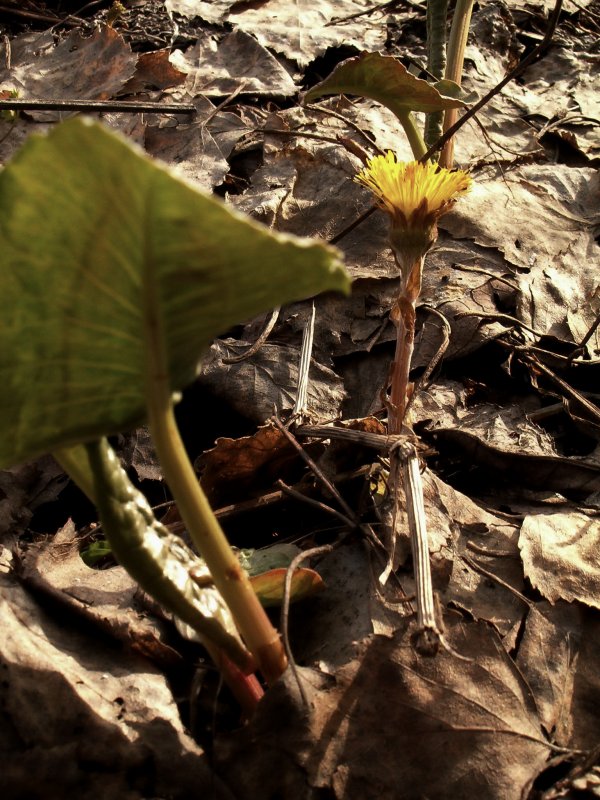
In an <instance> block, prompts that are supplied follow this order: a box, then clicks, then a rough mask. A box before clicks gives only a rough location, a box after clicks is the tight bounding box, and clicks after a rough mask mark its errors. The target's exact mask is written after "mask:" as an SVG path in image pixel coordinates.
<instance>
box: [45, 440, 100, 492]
mask: <svg viewBox="0 0 600 800" xmlns="http://www.w3.org/2000/svg"><path fill="white" fill-rule="evenodd" d="M52 455H53V456H54V458H55V459H56V460H57V461H58V463H59V464H60V466H61V467H62V468H63V469H64V471H65V472H66V473H67V475H68V476H69V477H70V478H71V480H72V481H74V483H76V484H77V486H78V487H79V488H80V489H81V491H82V492H83V493H84V494H85V495H86V497H87V498H88V499H89V500H91V501H92V503H96V487H95V485H94V475H93V473H92V470H91V469H90V462H89V459H88V455H87V452H86V449H85V447H84V446H83V445H82V444H80V445H75V446H74V447H60V448H57V449H56V450H53V451H52Z"/></svg>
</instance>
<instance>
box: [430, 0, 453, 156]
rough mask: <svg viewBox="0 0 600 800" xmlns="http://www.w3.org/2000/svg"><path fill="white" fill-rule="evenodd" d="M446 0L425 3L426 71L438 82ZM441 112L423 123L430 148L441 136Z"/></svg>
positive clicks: (443, 59)
mask: <svg viewBox="0 0 600 800" xmlns="http://www.w3.org/2000/svg"><path fill="white" fill-rule="evenodd" d="M447 12H448V0H428V2H427V70H428V71H429V72H430V73H431V74H432V75H433V76H434V77H435V78H437V80H440V79H441V78H442V77H443V75H444V69H445V66H446V14H447ZM443 118H444V114H443V112H442V111H434V112H432V113H431V114H428V115H427V119H426V121H425V142H426V143H427V147H431V145H432V144H435V142H437V140H438V139H439V138H440V136H441V135H442V121H443Z"/></svg>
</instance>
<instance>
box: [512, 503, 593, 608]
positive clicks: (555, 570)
mask: <svg viewBox="0 0 600 800" xmlns="http://www.w3.org/2000/svg"><path fill="white" fill-rule="evenodd" d="M599 541H600V519H598V518H597V516H595V515H594V514H593V513H584V512H583V511H579V512H578V511H570V512H567V513H565V512H560V513H549V514H536V515H529V516H527V517H525V519H524V520H523V525H522V526H521V535H520V537H519V549H520V550H521V556H522V558H523V567H524V570H525V574H526V575H527V577H528V578H529V580H530V581H531V583H532V585H533V586H534V587H535V588H536V589H538V591H539V592H540V593H541V594H542V595H543V596H544V597H545V598H547V599H548V600H549V601H550V602H551V603H555V602H556V601H557V600H567V601H568V602H572V601H573V600H578V601H579V602H580V603H584V604H585V605H587V606H591V607H592V608H600V561H599V560H598V542H599Z"/></svg>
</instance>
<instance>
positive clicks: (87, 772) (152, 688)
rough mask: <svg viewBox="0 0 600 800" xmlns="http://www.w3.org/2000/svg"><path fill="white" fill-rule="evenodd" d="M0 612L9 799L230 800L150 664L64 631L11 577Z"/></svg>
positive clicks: (1, 590)
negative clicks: (209, 799) (210, 799)
mask: <svg viewBox="0 0 600 800" xmlns="http://www.w3.org/2000/svg"><path fill="white" fill-rule="evenodd" d="M0 609H1V610H0V613H1V616H2V625H3V635H2V639H1V640H0V661H1V662H2V669H3V680H2V682H1V684H0V708H1V709H2V710H1V711H0V723H1V724H0V729H1V730H2V731H3V732H4V734H5V735H3V737H2V741H3V744H2V751H3V754H4V757H5V758H4V763H3V768H2V787H3V792H4V793H5V796H6V797H24V796H27V797H32V798H33V797H41V796H42V795H41V794H40V787H43V790H42V791H43V794H44V796H46V797H47V796H50V795H51V796H53V797H67V796H72V795H75V794H76V795H77V796H78V797H81V798H83V800H96V798H98V797H100V796H102V797H109V796H110V797H119V798H127V800H142V798H144V797H157V796H167V795H168V796H170V797H174V798H178V799H179V800H184V798H186V797H191V796H192V795H193V794H194V793H196V792H198V791H200V792H202V791H205V792H206V793H208V794H211V793H213V792H214V793H216V796H217V797H219V798H221V799H222V800H231V795H230V794H229V792H228V791H227V790H226V789H225V788H224V787H223V785H222V783H221V781H220V780H219V778H217V777H216V776H215V775H213V774H212V773H211V770H210V768H209V767H208V765H207V764H206V762H205V760H204V757H203V754H202V751H201V750H200V748H199V747H198V746H197V745H196V744H195V743H194V742H193V740H192V739H191V738H190V737H189V736H188V735H187V734H186V733H185V731H184V729H183V725H182V723H181V720H180V717H179V712H178V710H177V706H176V705H175V702H174V700H173V696H172V694H171V691H170V689H169V687H168V684H167V681H166V679H165V677H164V676H163V675H161V674H160V673H159V672H157V671H156V669H155V668H154V667H152V665H151V664H150V663H149V662H148V661H145V660H143V659H141V658H139V657H134V656H132V655H127V654H126V653H124V652H122V651H119V650H116V649H115V648H114V647H113V646H111V645H110V644H107V643H106V641H105V640H104V639H102V638H101V637H98V636H97V635H95V634H94V633H93V632H91V631H89V632H87V633H83V632H82V631H81V629H75V628H73V627H71V626H70V625H69V624H68V620H67V619H66V618H62V619H61V620H60V624H58V623H57V622H55V621H54V620H53V619H52V618H51V617H50V616H49V615H48V614H47V613H45V612H44V611H42V609H41V608H40V607H39V606H38V605H37V603H36V602H34V600H33V599H32V598H31V597H30V596H29V594H28V593H27V592H26V591H25V589H24V588H23V587H22V586H20V585H19V584H18V583H17V582H16V581H15V579H14V578H13V577H11V576H9V575H7V574H6V573H3V574H1V575H0Z"/></svg>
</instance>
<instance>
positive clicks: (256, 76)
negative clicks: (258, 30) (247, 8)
mask: <svg viewBox="0 0 600 800" xmlns="http://www.w3.org/2000/svg"><path fill="white" fill-rule="evenodd" d="M171 63H172V64H173V65H175V66H176V67H177V69H179V70H181V71H182V72H186V73H187V75H188V77H187V81H186V91H187V93H188V94H189V95H191V96H192V97H198V96H204V97H215V96H217V97H219V96H227V95H229V94H231V93H232V92H234V91H241V92H243V93H244V94H253V95H254V94H256V95H269V96H276V97H289V96H290V95H292V94H295V93H296V85H295V84H294V81H293V80H292V77H291V76H290V73H289V72H288V71H287V70H286V69H284V67H283V66H282V65H281V64H280V63H279V62H278V61H277V59H276V58H275V57H274V56H273V55H271V53H269V51H268V50H266V49H265V48H264V47H262V46H261V45H260V44H259V43H258V42H257V41H256V39H255V38H254V37H253V36H250V34H248V33H244V31H242V30H235V31H233V32H232V33H229V34H227V35H226V36H225V37H223V38H222V39H220V41H218V42H217V41H216V40H215V39H214V38H213V37H212V36H205V37H203V38H200V39H198V41H197V42H196V44H195V45H194V46H193V47H191V48H189V49H187V50H186V51H185V53H183V52H182V51H180V50H175V51H174V53H173V54H172V55H171Z"/></svg>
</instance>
